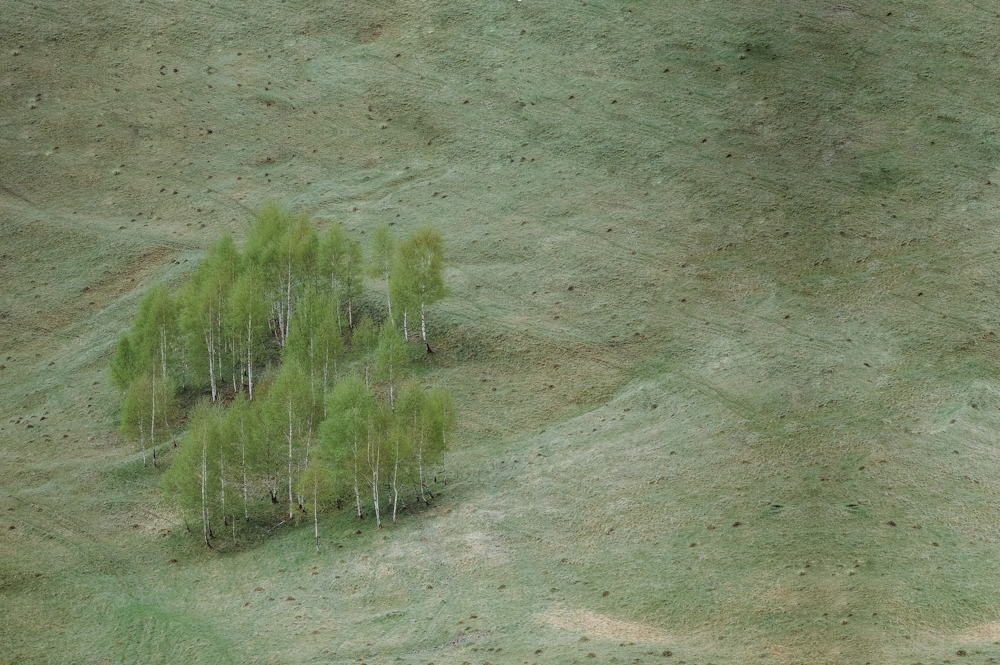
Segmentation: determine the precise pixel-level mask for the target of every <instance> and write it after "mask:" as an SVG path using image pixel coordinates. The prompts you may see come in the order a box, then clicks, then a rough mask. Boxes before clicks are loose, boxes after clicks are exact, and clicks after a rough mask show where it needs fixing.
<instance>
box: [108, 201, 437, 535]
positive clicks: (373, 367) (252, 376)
mask: <svg viewBox="0 0 1000 665" xmlns="http://www.w3.org/2000/svg"><path fill="white" fill-rule="evenodd" d="M371 238H372V243H371V251H370V254H369V256H368V259H367V260H366V257H365V254H364V252H363V248H362V245H361V242H360V241H359V240H358V239H357V238H354V237H351V236H350V235H348V234H347V233H346V232H345V230H344V229H343V228H342V227H341V226H340V225H339V224H337V223H333V224H330V225H329V226H328V227H327V228H326V229H325V230H323V232H322V233H317V231H316V228H315V227H314V226H313V224H312V222H311V221H310V220H309V218H308V217H305V216H303V215H293V214H291V213H289V212H288V211H286V210H284V209H282V208H281V207H280V206H279V205H278V204H276V203H273V202H272V203H267V204H265V205H264V206H262V207H261V209H260V210H259V211H258V213H257V215H256V217H255V219H254V220H253V222H252V224H251V226H250V228H249V229H248V231H247V234H246V240H245V242H244V244H243V247H242V250H241V249H240V248H238V247H237V245H236V243H235V242H234V240H233V238H232V237H231V236H229V235H226V236H223V237H222V238H220V239H219V240H217V241H216V242H215V243H213V244H212V245H211V246H210V248H209V249H208V252H207V253H206V256H205V258H204V259H203V260H202V261H201V263H200V264H199V265H198V266H197V268H196V269H195V270H194V272H193V273H192V274H191V277H190V278H189V279H188V280H187V281H186V282H185V283H184V284H182V285H181V286H180V288H178V289H177V291H176V292H175V293H172V292H171V291H170V290H169V289H168V288H167V287H166V286H164V285H159V284H157V285H154V286H153V287H151V288H150V289H149V290H148V291H147V292H146V294H145V295H144V296H143V298H142V300H141V301H140V304H139V309H138V313H137V315H136V317H135V319H134V321H133V324H132V327H131V328H130V329H129V330H128V331H127V332H124V333H122V334H121V335H120V336H119V338H118V340H117V344H116V347H115V354H114V357H113V358H112V360H111V362H110V365H109V378H110V381H111V383H112V385H114V386H115V388H116V389H118V390H119V391H120V394H121V427H120V431H121V433H122V435H123V436H126V437H128V438H131V439H135V440H137V442H138V443H139V444H140V448H141V450H142V456H143V463H144V464H145V462H146V457H147V453H148V452H150V451H151V452H152V458H153V464H154V465H155V464H156V459H157V458H156V453H157V450H158V449H159V450H161V451H162V450H163V449H164V448H165V447H176V448H177V450H176V454H174V456H173V459H172V462H171V464H170V468H169V469H168V470H167V471H166V473H165V474H164V476H163V485H162V486H163V491H164V496H165V498H167V499H168V500H169V501H171V502H173V503H175V504H176V505H177V507H178V508H180V510H181V511H182V513H183V514H184V515H185V519H186V520H188V522H189V524H190V523H197V524H200V525H201V535H202V537H203V539H204V542H205V544H206V545H208V546H211V543H212V541H213V539H214V538H215V537H216V535H217V534H216V531H218V534H219V535H221V534H223V533H224V531H225V530H226V529H224V527H230V528H231V531H232V538H233V540H234V542H235V541H236V540H237V538H238V534H237V523H238V522H239V523H242V524H246V523H247V522H249V521H250V518H251V506H253V505H258V506H260V505H262V504H260V501H261V498H263V501H264V504H263V505H268V506H271V507H272V509H271V510H272V513H273V510H274V509H278V508H279V507H280V509H281V510H282V511H283V514H284V519H286V520H288V519H298V518H299V517H300V516H301V515H303V514H306V513H308V512H309V511H310V510H311V511H312V512H313V521H314V524H315V526H316V529H317V538H318V533H319V531H318V529H319V517H318V513H319V512H322V511H323V510H326V509H329V508H331V507H337V508H339V507H341V506H343V505H344V504H345V503H350V504H353V506H354V510H355V512H356V514H357V516H358V517H359V518H364V517H365V516H366V513H369V514H373V515H374V517H375V523H376V525H377V526H381V523H382V515H383V513H384V512H385V511H387V510H388V508H389V506H390V505H391V507H392V510H391V514H392V519H393V521H395V520H396V518H397V514H398V508H399V506H400V503H401V495H402V503H403V505H405V502H406V497H407V496H412V497H414V498H417V499H419V500H422V501H428V500H429V497H430V496H432V492H431V482H430V480H429V479H430V478H432V477H433V474H432V473H429V472H428V469H429V468H430V467H432V466H436V465H441V464H443V461H444V458H443V454H444V448H445V446H446V439H447V432H448V431H449V430H450V428H451V427H452V426H453V424H454V408H453V400H452V398H451V396H450V393H448V391H447V390H445V389H442V388H438V389H433V390H428V389H425V388H423V387H422V386H421V385H419V384H417V383H414V382H412V381H409V380H408V377H409V375H410V367H411V365H412V363H413V362H414V360H415V358H416V356H417V355H418V354H414V353H412V352H411V351H410V348H412V347H410V346H408V341H410V339H411V336H410V335H409V333H408V332H407V329H406V325H407V321H408V319H409V317H413V316H416V315H417V313H419V316H420V321H421V337H420V340H416V339H415V338H413V341H415V342H416V341H421V342H422V343H423V345H424V346H426V350H427V351H430V345H429V344H428V342H427V330H426V309H427V308H428V307H430V306H431V305H433V303H435V302H436V301H438V300H439V299H441V298H442V297H444V296H445V295H446V293H447V290H446V288H445V285H444V281H443V277H442V267H443V259H444V241H443V238H442V236H441V234H440V233H439V232H438V231H437V230H436V229H433V228H430V227H425V228H422V229H419V230H417V231H415V232H413V233H412V234H410V235H409V236H407V237H405V238H402V239H401V240H399V241H397V239H396V238H394V237H393V235H392V233H391V230H390V229H389V227H388V226H382V227H379V228H377V229H375V230H374V232H373V233H372V236H371ZM373 289H374V290H376V291H377V290H379V289H381V290H382V291H383V293H384V296H383V299H382V306H383V308H384V311H382V310H381V309H379V307H378V306H375V307H374V308H373V306H372V304H371V303H373V302H378V301H379V299H378V298H375V299H372V298H370V297H368V296H367V295H366V294H367V293H368V292H369V291H371V290H373ZM399 313H401V314H402V316H401V317H400V316H399V315H398V314H399ZM421 353H422V351H421ZM181 403H189V404H190V403H193V404H194V406H193V408H192V409H191V410H190V412H189V413H188V414H187V416H185V415H184V414H183V413H182V410H181V409H180V407H179V406H178V405H179V404H181ZM185 418H186V426H187V427H186V430H185V431H183V432H181V431H180V430H181V427H182V423H184V422H185ZM178 434H179V438H178V436H177V435H178ZM172 442H175V443H173V445H172ZM407 488H409V489H407ZM267 499H270V501H268V500H267ZM317 546H318V545H317Z"/></svg>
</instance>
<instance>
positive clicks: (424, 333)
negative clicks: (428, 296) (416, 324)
mask: <svg viewBox="0 0 1000 665" xmlns="http://www.w3.org/2000/svg"><path fill="white" fill-rule="evenodd" d="M420 335H421V337H423V338H424V344H427V323H426V319H425V317H424V303H423V301H420Z"/></svg>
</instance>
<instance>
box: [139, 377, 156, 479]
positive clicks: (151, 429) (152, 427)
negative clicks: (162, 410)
mask: <svg viewBox="0 0 1000 665" xmlns="http://www.w3.org/2000/svg"><path fill="white" fill-rule="evenodd" d="M152 401H153V404H152V406H153V409H152V413H150V414H149V447H150V448H152V449H153V467H156V440H155V439H154V438H153V437H154V436H155V434H154V432H155V431H156V372H153V400H152ZM142 465H143V466H146V452H145V448H143V454H142Z"/></svg>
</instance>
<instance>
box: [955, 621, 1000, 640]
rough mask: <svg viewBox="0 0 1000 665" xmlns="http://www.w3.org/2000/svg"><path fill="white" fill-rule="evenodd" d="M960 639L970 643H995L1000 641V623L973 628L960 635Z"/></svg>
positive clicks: (984, 624)
mask: <svg viewBox="0 0 1000 665" xmlns="http://www.w3.org/2000/svg"><path fill="white" fill-rule="evenodd" d="M958 639H959V640H961V641H968V642H995V641H997V640H1000V621H990V622H989V623H982V624H979V625H978V626H973V627H972V628H970V629H969V630H967V631H965V632H964V633H959V635H958Z"/></svg>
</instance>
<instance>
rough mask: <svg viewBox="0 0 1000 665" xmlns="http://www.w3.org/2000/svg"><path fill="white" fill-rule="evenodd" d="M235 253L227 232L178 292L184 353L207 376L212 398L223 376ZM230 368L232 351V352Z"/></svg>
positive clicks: (228, 331)
mask: <svg viewBox="0 0 1000 665" xmlns="http://www.w3.org/2000/svg"><path fill="white" fill-rule="evenodd" d="M238 268H239V252H238V251H237V250H236V247H235V245H233V241H232V238H231V237H230V236H228V235H226V236H223V238H222V239H221V240H219V241H218V242H216V243H215V244H213V245H212V247H211V248H210V249H209V251H208V255H207V256H206V257H205V259H204V260H203V261H202V262H201V264H199V266H198V268H197V269H196V270H195V273H194V275H192V276H191V279H190V280H189V281H188V282H187V283H185V285H184V286H183V288H182V289H181V292H180V293H179V294H178V301H179V302H180V308H181V327H182V329H183V331H184V335H185V342H186V344H187V349H188V351H187V355H188V357H189V359H190V360H191V362H192V363H194V364H195V366H196V367H197V368H198V369H199V370H200V371H201V372H202V373H203V375H204V374H207V375H208V380H209V385H210V386H211V389H212V401H213V402H214V401H216V400H217V399H218V393H219V384H220V383H222V382H224V381H225V377H224V375H223V353H225V352H226V345H225V342H226V339H227V334H229V333H230V332H231V331H230V330H229V329H228V326H227V324H226V320H225V315H226V310H227V298H228V294H229V290H230V288H231V287H232V285H233V282H234V281H235V280H236V274H237V271H238ZM232 355H233V360H234V362H231V363H227V364H231V365H232V366H233V367H234V368H235V367H238V366H239V364H238V363H237V362H235V355H236V354H235V352H234V353H233V354H232Z"/></svg>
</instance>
